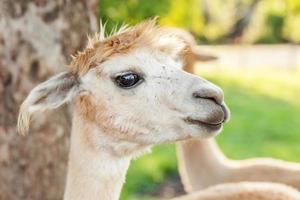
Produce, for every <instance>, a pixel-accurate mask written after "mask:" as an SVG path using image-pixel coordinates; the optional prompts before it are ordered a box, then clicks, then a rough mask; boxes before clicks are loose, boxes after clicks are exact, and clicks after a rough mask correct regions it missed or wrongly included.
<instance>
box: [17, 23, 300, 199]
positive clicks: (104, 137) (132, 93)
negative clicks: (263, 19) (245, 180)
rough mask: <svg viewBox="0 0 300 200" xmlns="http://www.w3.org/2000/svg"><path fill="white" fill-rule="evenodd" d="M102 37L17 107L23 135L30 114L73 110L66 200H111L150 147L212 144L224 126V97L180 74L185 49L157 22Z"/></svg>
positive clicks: (210, 86)
mask: <svg viewBox="0 0 300 200" xmlns="http://www.w3.org/2000/svg"><path fill="white" fill-rule="evenodd" d="M101 30H102V31H101V32H100V34H98V35H96V36H95V37H94V38H93V39H90V41H89V45H88V47H87V48H86V49H85V50H84V51H83V52H81V53H79V54H77V55H76V56H74V57H73V61H72V62H71V64H70V70H69V71H66V72H62V73H60V74H58V75H56V76H54V77H52V78H50V79H49V80H47V81H45V82H43V83H41V84H39V85H38V86H36V87H35V88H34V89H33V90H32V91H31V92H30V94H29V95H28V97H27V98H26V99H25V101H24V102H23V103H22V105H21V107H20V114H19V119H18V131H19V132H20V133H21V134H23V135H24V134H26V133H27V132H28V130H29V124H30V119H31V116H32V115H33V114H34V113H35V112H41V111H46V110H50V109H55V108H58V107H59V106H61V105H63V104H65V103H70V102H73V103H74V104H72V105H73V108H74V109H73V110H74V111H73V119H72V134H71V147H70V154H69V164H68V174H67V182H66V188H65V194H64V199H66V200H69V199H72V200H76V199H81V200H82V199H89V200H92V199H101V200H116V199H118V198H119V195H120V192H121V188H122V185H123V183H124V180H125V174H126V171H127V169H128V166H129V164H130V161H131V159H133V158H135V157H137V156H139V155H141V154H143V153H144V152H147V151H149V148H150V147H151V146H152V145H154V144H160V143H168V142H175V141H180V140H187V139H191V138H208V137H213V136H215V135H216V134H217V133H219V132H220V130H221V129H222V126H223V123H225V122H226V121H227V119H228V113H229V111H228V109H227V107H226V106H225V104H224V101H223V99H224V97H223V92H222V90H221V89H220V88H219V87H218V86H215V85H213V84H212V83H210V82H208V81H206V80H204V79H202V78H200V77H197V76H194V75H192V74H188V73H186V72H184V71H183V70H182V69H181V68H182V66H183V65H184V62H185V59H186V57H185V55H186V51H188V49H189V48H187V43H185V42H184V41H183V40H181V39H180V38H179V37H176V35H173V34H172V32H170V31H166V30H164V29H161V28H159V27H158V26H157V25H156V23H155V20H150V21H146V22H143V23H141V24H139V25H136V26H134V27H127V28H126V27H125V28H121V29H120V30H119V31H118V32H117V33H115V34H114V35H112V36H108V37H104V30H103V29H101ZM220 187H221V188H222V187H224V186H220ZM279 187H280V188H283V187H284V188H285V187H287V186H279ZM237 188H240V190H239V191H240V192H243V191H245V192H249V191H247V190H245V187H243V185H242V184H240V185H239V186H238V187H237ZM218 190H219V189H218V188H217V190H213V189H212V192H213V193H216V192H217V191H218ZM292 190H293V189H290V190H288V189H287V190H284V189H283V190H282V192H280V191H279V193H280V194H281V193H282V195H285V196H286V197H291V196H292V195H293V192H294V191H293V192H292ZM250 191H251V192H254V193H256V194H257V195H258V194H260V193H264V191H261V190H260V191H258V190H256V189H255V188H254V189H250ZM204 192H205V191H204ZM251 192H250V193H251ZM209 193H211V192H209ZM296 193H297V192H296ZM195 195H196V196H198V195H199V199H202V196H203V193H202V192H200V193H199V194H195ZM201 195H202V196H201ZM222 195H227V194H222ZM236 195H237V196H236V197H238V196H239V195H240V193H238V194H236ZM251 195H252V193H251ZM297 195H298V193H297ZM247 197H248V196H247V195H246V196H245V198H247ZM268 197H270V198H271V197H272V195H270V194H269V195H268ZM299 197H300V195H299ZM188 198H189V197H187V199H188ZM193 198H194V196H193ZM203 198H204V197H203ZM253 200H254V199H253Z"/></svg>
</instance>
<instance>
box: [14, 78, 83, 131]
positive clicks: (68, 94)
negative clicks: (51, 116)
mask: <svg viewBox="0 0 300 200" xmlns="http://www.w3.org/2000/svg"><path fill="white" fill-rule="evenodd" d="M80 90H81V89H80V81H79V79H78V76H77V75H75V74H72V73H71V72H62V73H60V74H58V75H56V76H53V77H52V78H50V79H49V80H47V81H45V82H43V83H41V84H39V85H37V86H36V87H35V88H33V89H32V90H31V92H30V93H29V95H28V96H27V98H26V99H25V100H24V102H23V103H22V105H21V107H20V111H19V117H18V132H19V133H20V134H22V135H25V134H26V133H27V132H28V130H29V124H30V118H31V116H32V114H34V113H35V112H39V111H44V110H50V109H55V108H58V107H59V106H61V105H63V104H65V103H67V102H70V101H71V100H72V99H73V98H74V97H75V96H76V95H77V94H79V92H80Z"/></svg>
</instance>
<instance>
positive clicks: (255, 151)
mask: <svg viewBox="0 0 300 200" xmlns="http://www.w3.org/2000/svg"><path fill="white" fill-rule="evenodd" d="M197 74H198V75H201V76H203V77H205V78H207V79H209V80H210V81H212V82H214V83H216V84H218V85H220V86H221V87H222V88H223V89H224V92H225V100H226V102H227V104H228V106H229V107H230V109H231V112H232V118H231V120H230V122H229V123H228V124H226V125H225V127H224V130H223V132H222V133H221V134H220V136H218V137H217V141H218V143H219V145H220V146H221V148H222V150H223V151H224V152H225V154H226V155H227V156H228V157H230V158H233V159H243V158H250V157H255V156H268V157H274V158H280V159H285V160H291V161H299V162H300V156H299V155H300V145H299V142H300V72H299V70H298V71H297V70H286V69H284V70H283V69H260V68H252V69H245V68H240V69H236V68H229V67H226V68H220V67H219V68H211V67H210V68H208V67H207V68H204V67H201V68H200V69H198V70H197ZM177 173H178V172H177V163H176V154H175V147H174V145H161V146H158V147H156V148H154V150H153V153H152V154H148V155H145V156H143V157H141V158H139V159H138V160H136V161H134V162H133V163H132V165H131V167H130V170H129V172H128V175H127V182H126V184H125V188H124V190H123V194H122V198H121V199H123V200H135V199H139V200H149V199H151V198H150V197H149V195H150V194H151V193H153V191H155V190H156V188H157V187H158V186H159V184H160V183H162V182H164V180H165V179H166V177H168V176H174V175H176V174H177Z"/></svg>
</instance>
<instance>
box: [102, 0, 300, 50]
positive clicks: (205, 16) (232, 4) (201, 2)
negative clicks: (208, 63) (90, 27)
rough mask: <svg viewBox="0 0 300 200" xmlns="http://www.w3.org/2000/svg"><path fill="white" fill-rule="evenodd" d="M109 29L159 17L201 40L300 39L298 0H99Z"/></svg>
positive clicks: (264, 41)
mask: <svg viewBox="0 0 300 200" xmlns="http://www.w3.org/2000/svg"><path fill="white" fill-rule="evenodd" d="M99 6H100V9H99V10H100V17H101V18H102V20H103V21H107V22H108V30H111V28H112V27H113V26H114V25H115V24H116V23H119V24H122V23H124V22H125V23H128V24H135V23H137V22H140V21H141V20H144V19H146V18H149V17H153V16H159V17H160V18H159V19H160V23H161V24H162V25H168V26H176V27H181V28H184V29H186V30H188V31H190V32H191V33H193V34H194V35H195V36H196V37H197V39H199V41H201V42H202V43H208V44H211V43H231V42H235V41H242V42H244V43H279V42H280V43H282V42H291V43H299V42H300V29H299V24H300V1H299V0H151V1H149V0H100V4H99Z"/></svg>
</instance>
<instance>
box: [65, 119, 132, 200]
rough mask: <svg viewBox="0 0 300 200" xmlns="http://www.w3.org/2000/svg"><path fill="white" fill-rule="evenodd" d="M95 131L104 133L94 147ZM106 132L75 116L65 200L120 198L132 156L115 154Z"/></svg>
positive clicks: (109, 199)
mask: <svg viewBox="0 0 300 200" xmlns="http://www.w3.org/2000/svg"><path fill="white" fill-rule="evenodd" d="M95 134H98V135H102V134H103V144H101V143H100V144H99V145H97V146H93V145H92V143H90V142H89V141H92V140H93V135H95ZM107 135H109V134H107V133H103V132H102V131H101V130H99V129H97V128H95V127H94V126H93V124H91V123H88V122H86V121H83V120H82V119H80V117H79V116H76V115H75V116H74V118H73V128H72V134H71V147H70V154H69V166H68V175H67V183H66V190H65V195H64V199H65V200H70V199H72V200H77V199H78V200H79V199H95V200H96V199H101V200H117V199H119V196H120V193H121V189H122V185H123V183H124V180H125V175H126V171H127V169H128V166H129V163H130V160H131V156H128V155H126V156H122V157H121V156H119V155H115V154H114V153H113V152H112V148H113V147H111V146H110V145H109V144H105V141H106V142H107V138H105V136H107ZM88 137H91V138H88ZM114 146H117V145H115V144H114ZM110 147H111V148H110Z"/></svg>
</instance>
